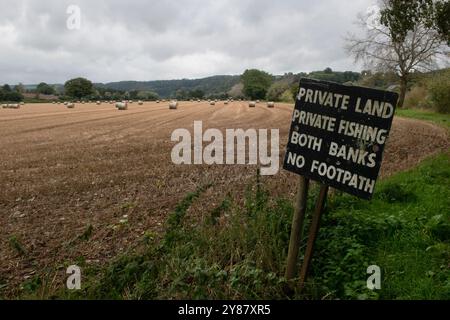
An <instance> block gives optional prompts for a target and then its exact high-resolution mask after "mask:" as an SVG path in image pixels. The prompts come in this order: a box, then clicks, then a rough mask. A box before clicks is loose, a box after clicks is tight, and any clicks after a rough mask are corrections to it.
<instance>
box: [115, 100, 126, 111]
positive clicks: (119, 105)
mask: <svg viewBox="0 0 450 320" xmlns="http://www.w3.org/2000/svg"><path fill="white" fill-rule="evenodd" d="M116 108H117V110H128V103H127V102H126V101H124V102H117V103H116Z"/></svg>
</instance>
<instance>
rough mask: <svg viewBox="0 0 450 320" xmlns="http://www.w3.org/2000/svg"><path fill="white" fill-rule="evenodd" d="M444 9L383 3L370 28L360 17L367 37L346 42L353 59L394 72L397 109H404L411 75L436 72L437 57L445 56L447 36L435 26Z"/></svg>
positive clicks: (414, 1)
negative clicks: (397, 98)
mask: <svg viewBox="0 0 450 320" xmlns="http://www.w3.org/2000/svg"><path fill="white" fill-rule="evenodd" d="M447 7H448V5H445V4H444V2H443V1H437V0H435V1H433V0H386V1H384V2H383V7H382V10H381V11H380V19H379V22H380V23H379V24H375V25H371V26H369V25H368V23H367V20H365V19H364V17H362V16H361V17H360V21H359V23H360V25H361V27H362V28H364V29H365V30H366V35H365V36H364V37H356V36H350V37H349V38H348V39H347V46H346V49H347V51H348V52H349V53H350V54H351V55H353V56H354V57H355V60H357V61H363V62H364V63H365V64H366V65H367V66H368V67H370V68H372V69H375V70H377V71H395V72H396V74H397V77H398V82H399V85H400V94H399V101H398V107H399V108H401V107H403V104H404V101H405V96H406V91H407V88H408V84H409V83H410V81H411V77H412V75H413V74H414V73H415V72H417V71H419V72H420V71H424V70H427V71H429V70H433V69H436V68H437V64H436V59H437V57H438V56H440V55H441V54H442V53H444V52H445V51H447V53H448V48H444V46H445V41H444V38H445V37H446V35H445V34H443V33H442V32H443V31H442V30H441V28H440V27H437V25H438V22H437V21H438V18H437V17H441V16H442V15H443V14H444V11H443V10H444V9H445V8H447ZM444 29H445V26H444ZM444 32H445V30H444ZM447 37H448V35H447Z"/></svg>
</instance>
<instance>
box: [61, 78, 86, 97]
mask: <svg viewBox="0 0 450 320" xmlns="http://www.w3.org/2000/svg"><path fill="white" fill-rule="evenodd" d="M64 89H65V94H66V95H67V96H69V97H75V98H78V99H81V98H83V97H87V96H89V95H90V94H92V92H93V85H92V82H91V81H89V80H87V79H84V78H76V79H72V80H69V81H67V82H66V83H65V84H64Z"/></svg>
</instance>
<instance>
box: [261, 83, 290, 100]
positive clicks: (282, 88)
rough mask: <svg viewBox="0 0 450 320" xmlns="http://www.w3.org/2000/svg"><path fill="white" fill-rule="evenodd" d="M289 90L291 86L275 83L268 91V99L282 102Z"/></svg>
mask: <svg viewBox="0 0 450 320" xmlns="http://www.w3.org/2000/svg"><path fill="white" fill-rule="evenodd" d="M286 90H289V84H288V83H286V82H275V83H273V84H272V85H271V86H270V87H269V89H268V90H267V95H266V99H267V100H268V101H280V100H281V96H282V95H283V93H285V92H286Z"/></svg>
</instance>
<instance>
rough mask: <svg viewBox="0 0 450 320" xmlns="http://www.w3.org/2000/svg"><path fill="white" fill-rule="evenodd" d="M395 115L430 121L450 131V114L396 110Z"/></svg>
mask: <svg viewBox="0 0 450 320" xmlns="http://www.w3.org/2000/svg"><path fill="white" fill-rule="evenodd" d="M395 114H396V115H397V116H400V117H406V118H413V119H418V120H425V121H431V122H434V123H436V124H438V125H440V126H442V127H444V128H447V129H450V114H444V113H437V112H433V111H424V110H419V109H397V110H396V112H395Z"/></svg>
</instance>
